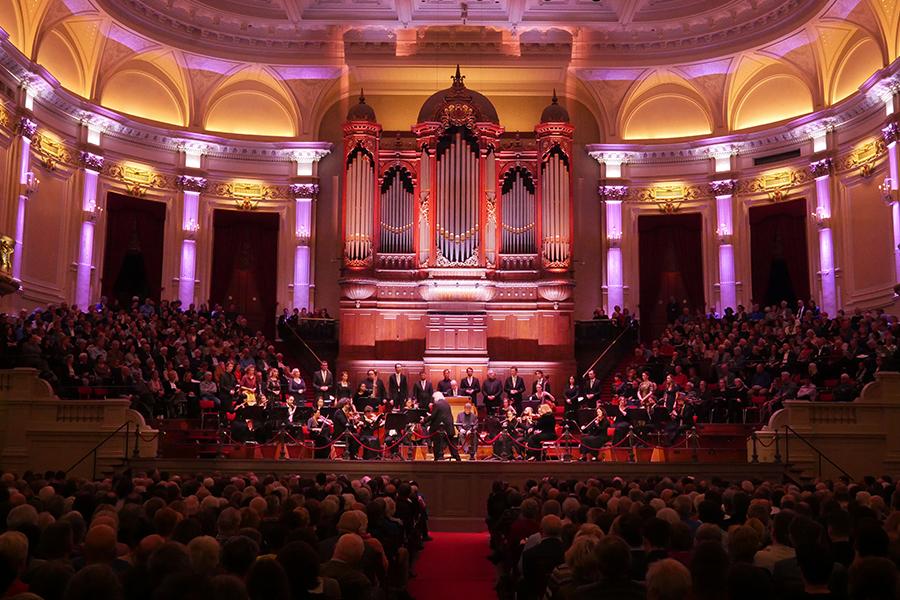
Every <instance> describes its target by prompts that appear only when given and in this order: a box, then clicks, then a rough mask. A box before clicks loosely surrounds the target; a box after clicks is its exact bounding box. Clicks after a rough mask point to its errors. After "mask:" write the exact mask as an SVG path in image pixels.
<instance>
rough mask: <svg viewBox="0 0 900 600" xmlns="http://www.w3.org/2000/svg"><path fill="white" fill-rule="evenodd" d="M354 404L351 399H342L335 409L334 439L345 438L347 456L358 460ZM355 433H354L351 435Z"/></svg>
mask: <svg viewBox="0 0 900 600" xmlns="http://www.w3.org/2000/svg"><path fill="white" fill-rule="evenodd" d="M357 420H358V419H357V417H355V416H354V411H353V404H352V403H351V402H350V401H349V400H341V401H340V402H338V403H337V409H336V410H335V411H334V417H333V421H334V440H335V441H339V440H343V441H344V442H346V444H347V458H348V459H349V460H356V455H357V454H358V453H359V442H358V441H357V440H356V437H355V434H356V421H357ZM351 434H354V435H351Z"/></svg>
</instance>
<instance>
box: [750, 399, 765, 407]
mask: <svg viewBox="0 0 900 600" xmlns="http://www.w3.org/2000/svg"><path fill="white" fill-rule="evenodd" d="M767 400H768V398H766V397H765V396H753V397H752V398H750V402H752V403H753V405H754V406H756V407H757V408H759V407H760V406H762V405H763V404H765V403H766V401H767Z"/></svg>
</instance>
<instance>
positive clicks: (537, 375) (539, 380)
mask: <svg viewBox="0 0 900 600" xmlns="http://www.w3.org/2000/svg"><path fill="white" fill-rule="evenodd" d="M538 384H541V385H542V386H544V391H545V392H547V393H548V394H550V393H551V391H550V380H549V379H547V378H546V377H544V372H543V371H541V370H540V369H538V370H537V371H535V372H534V381H532V382H531V394H532V395H534V394H535V393H537V386H538Z"/></svg>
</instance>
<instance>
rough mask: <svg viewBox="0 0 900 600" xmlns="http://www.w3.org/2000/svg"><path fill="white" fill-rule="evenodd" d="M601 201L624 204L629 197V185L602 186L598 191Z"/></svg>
mask: <svg viewBox="0 0 900 600" xmlns="http://www.w3.org/2000/svg"><path fill="white" fill-rule="evenodd" d="M597 193H598V194H600V199H601V200H603V201H605V202H622V201H623V200H625V198H626V197H627V196H628V186H627V185H601V186H600V187H599V188H598V189H597Z"/></svg>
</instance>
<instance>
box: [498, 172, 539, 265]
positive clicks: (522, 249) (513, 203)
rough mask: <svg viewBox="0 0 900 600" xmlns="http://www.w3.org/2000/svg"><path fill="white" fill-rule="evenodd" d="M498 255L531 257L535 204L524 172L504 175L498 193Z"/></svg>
mask: <svg viewBox="0 0 900 600" xmlns="http://www.w3.org/2000/svg"><path fill="white" fill-rule="evenodd" d="M501 201H502V208H503V218H502V228H501V240H500V241H501V252H502V253H503V254H534V253H535V240H534V233H535V231H534V229H535V221H536V218H535V212H534V210H535V202H534V191H533V189H532V188H531V184H530V177H529V175H528V173H527V171H524V170H523V169H521V168H516V169H514V170H512V171H510V172H509V173H507V175H506V178H505V181H504V185H503V189H502V196H501Z"/></svg>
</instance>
